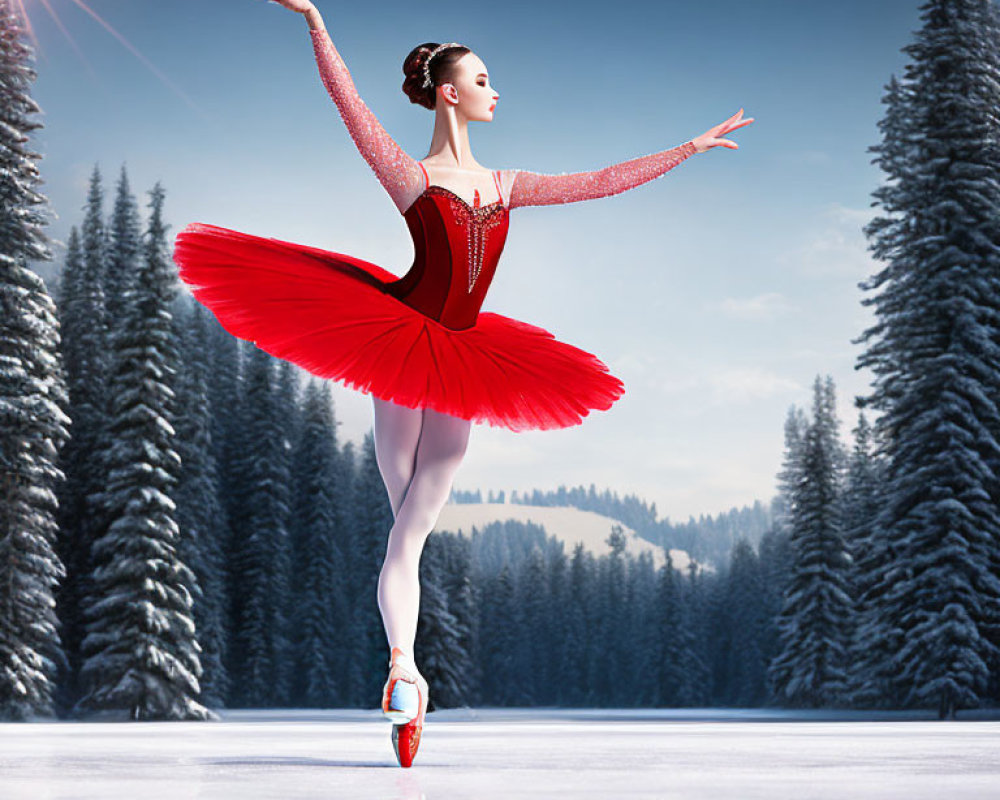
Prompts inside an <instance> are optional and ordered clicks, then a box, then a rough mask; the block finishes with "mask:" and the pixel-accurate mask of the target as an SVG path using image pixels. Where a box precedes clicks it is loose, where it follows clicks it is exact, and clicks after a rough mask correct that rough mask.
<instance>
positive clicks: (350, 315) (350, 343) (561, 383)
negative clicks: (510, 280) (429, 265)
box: [174, 195, 624, 431]
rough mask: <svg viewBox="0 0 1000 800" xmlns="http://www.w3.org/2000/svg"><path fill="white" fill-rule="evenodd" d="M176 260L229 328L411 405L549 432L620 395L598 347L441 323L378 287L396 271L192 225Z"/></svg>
mask: <svg viewBox="0 0 1000 800" xmlns="http://www.w3.org/2000/svg"><path fill="white" fill-rule="evenodd" d="M428 196H430V195H428ZM174 260H175V261H176V263H177V265H178V267H179V269H180V276H181V278H182V279H183V280H184V282H185V283H187V284H188V285H189V286H190V287H191V288H192V291H193V293H194V296H195V298H196V299H197V300H198V301H199V302H200V303H202V304H203V305H204V306H206V307H207V308H209V309H210V310H211V311H212V312H213V314H214V315H215V316H216V318H217V319H218V320H219V322H220V324H221V325H222V326H223V327H224V328H225V329H226V330H227V331H229V332H230V333H231V334H233V335H234V336H237V337H239V338H241V339H245V340H247V341H250V342H253V343H255V344H256V345H257V346H258V347H260V348H261V349H263V350H265V351H267V352H268V353H270V354H271V355H274V356H276V357H278V358H282V359H285V360H288V361H292V362H294V363H296V364H298V365H299V366H301V367H303V368H304V369H306V370H308V371H309V372H310V373H312V374H314V375H317V376H319V377H321V378H329V379H333V380H337V381H341V382H342V383H343V384H345V385H346V386H348V387H351V388H352V389H356V390H358V391H361V392H364V393H371V394H373V395H375V396H377V397H380V398H382V399H383V400H387V401H390V402H393V403H397V404H399V405H403V406H407V407H409V408H425V407H426V408H432V409H434V410H436V411H440V412H442V413H445V414H450V415H453V416H456V417H461V418H462V419H467V420H471V421H472V422H476V423H486V424H489V425H493V426H497V427H505V428H509V429H510V430H513V431H522V430H530V429H554V428H564V427H568V426H571V425H577V424H579V423H580V422H581V421H582V418H583V417H585V416H586V415H587V414H588V413H589V412H590V410H592V409H599V410H605V409H608V408H610V407H611V405H612V404H613V403H614V402H615V400H616V399H618V398H619V397H620V396H621V395H622V394H624V384H623V383H622V382H621V381H620V380H619V379H618V378H617V377H615V376H614V375H612V374H611V373H610V372H609V371H608V368H607V366H605V365H604V363H602V362H601V361H600V360H599V359H598V358H597V357H596V356H594V355H592V354H591V353H588V352H586V351H584V350H581V349H579V348H577V347H574V346H572V345H570V344H566V343H564V342H561V341H559V340H557V339H556V338H555V337H554V336H553V335H552V334H551V333H549V332H548V331H546V330H545V329H543V328H539V327H537V326H535V325H530V324H528V323H526V322H521V321H519V320H516V319H512V318H510V317H505V316H503V315H501V314H494V313H491V312H480V313H479V314H478V317H476V318H475V323H474V324H473V325H471V327H467V328H463V329H457V330H456V329H454V328H451V327H447V326H445V325H443V324H442V323H441V322H439V321H437V320H435V319H433V318H431V317H430V316H428V315H426V314H425V313H422V312H421V311H418V310H417V309H416V308H414V307H411V305H409V304H407V303H406V302H403V301H401V300H400V299H398V298H397V297H396V296H393V294H391V293H389V292H387V291H386V287H387V286H388V285H389V284H390V283H393V282H395V283H399V281H400V279H399V278H398V276H396V275H394V274H393V273H391V272H388V271H387V270H385V269H382V268H381V267H379V266H377V265H375V264H372V263H370V262H367V261H363V260H361V259H359V258H353V257H351V256H349V255H344V254H342V253H334V252H331V251H328V250H322V249H319V248H316V247H307V246H305V245H301V244H295V243H293V242H285V241H281V240H278V239H273V238H264V237H260V236H254V235H251V234H247V233H241V232H240V231H235V230H231V229H228V228H221V227H218V226H215V225H208V224H204V223H192V224H190V225H188V226H187V227H186V228H184V230H183V231H182V232H181V233H180V234H178V236H177V241H176V248H175V250H174Z"/></svg>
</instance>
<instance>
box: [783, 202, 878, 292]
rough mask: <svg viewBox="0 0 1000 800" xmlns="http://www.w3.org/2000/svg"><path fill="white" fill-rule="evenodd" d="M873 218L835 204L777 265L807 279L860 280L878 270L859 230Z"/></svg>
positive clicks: (865, 211)
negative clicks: (830, 276) (833, 277)
mask: <svg viewBox="0 0 1000 800" xmlns="http://www.w3.org/2000/svg"><path fill="white" fill-rule="evenodd" d="M872 217H873V211H872V209H867V208H866V209H857V208H848V207H846V206H843V205H840V204H839V203H832V204H830V205H827V206H826V208H825V209H824V210H823V212H822V214H821V217H820V221H819V223H818V226H817V229H815V230H813V231H809V232H807V233H806V236H807V237H808V238H807V240H806V241H805V243H804V244H802V245H801V246H800V247H798V248H796V249H793V250H790V251H788V252H785V253H779V254H778V256H777V257H776V261H777V263H778V264H781V265H784V266H788V267H791V268H794V269H796V270H798V271H799V272H800V273H802V274H805V275H810V276H816V277H818V276H827V275H834V276H836V275H840V276H849V277H852V278H860V277H863V276H865V275H869V274H871V273H872V272H874V271H875V270H877V269H878V263H877V262H876V261H875V260H874V259H873V258H872V257H871V254H870V253H869V252H868V240H867V239H866V238H865V235H864V232H863V230H862V229H863V227H864V226H865V224H866V223H868V221H869V220H871V219H872Z"/></svg>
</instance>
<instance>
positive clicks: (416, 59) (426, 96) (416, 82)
mask: <svg viewBox="0 0 1000 800" xmlns="http://www.w3.org/2000/svg"><path fill="white" fill-rule="evenodd" d="M439 44H440V43H439V42H424V43H423V44H418V45H417V46H416V47H414V48H413V49H412V50H411V51H410V53H409V55H408V56H407V57H406V58H405V59H403V75H405V76H406V77H405V78H404V79H403V94H405V95H406V96H407V97H409V98H410V102H411V103H416V104H417V105H421V106H423V107H424V108H429V109H431V110H432V111H433V110H434V107H435V105H436V101H437V92H436V91H435V89H436V88H437V87H438V86H440V85H441V84H442V83H447V82H448V78H449V77H450V75H451V69H452V66H453V65H454V63H455V62H456V61H458V59H460V58H461V57H462V56H464V55H465V54H466V53H468V52H470V51H469V48H468V47H464V46H462V45H459V46H458V47H449V48H448V49H447V50H442V51H441V52H440V53H438V54H437V55H436V56H434V60H433V61H432V62H431V70H430V72H431V85H430V86H424V66H425V65H426V64H427V59H428V58H429V57H430V55H431V53H432V52H434V50H435V48H437V47H438V45H439Z"/></svg>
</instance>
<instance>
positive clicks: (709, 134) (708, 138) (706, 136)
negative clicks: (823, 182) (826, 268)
mask: <svg viewBox="0 0 1000 800" xmlns="http://www.w3.org/2000/svg"><path fill="white" fill-rule="evenodd" d="M293 2H294V0H293ZM742 116H743V109H742V108H741V109H740V110H739V113H737V114H734V115H733V116H731V117H730V118H729V119H727V120H726V121H725V122H720V123H719V124H718V125H716V126H715V127H714V128H709V129H708V130H707V131H705V132H704V133H703V134H702V135H701V136H696V137H695V138H694V139H692V140H691V143H692V144H693V145H694V148H695V151H696V152H698V153H704V152H705V151H706V150H710V149H711V148H713V147H718V146H719V145H722V146H723V147H729V148H731V149H733V150H739V149H740V146H739V145H738V144H736V142H731V141H730V140H729V139H720V138H717V137H720V136H725V135H726V134H727V133H729V132H730V131H735V130H736V129H737V128H742V127H743V126H744V125H749V124H750V123H751V122H753V117H748V118H747V119H744V120H741V119H740V117H742Z"/></svg>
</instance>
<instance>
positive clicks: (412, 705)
mask: <svg viewBox="0 0 1000 800" xmlns="http://www.w3.org/2000/svg"><path fill="white" fill-rule="evenodd" d="M418 678H419V675H418V673H417V669H416V664H414V663H413V659H412V657H410V656H408V655H407V654H406V653H404V652H403V650H402V649H401V648H399V647H394V648H392V655H391V656H390V657H389V677H388V679H387V680H386V682H385V686H383V687H382V714H383V715H384V716H385V718H386V719H388V720H389V721H390V722H392V723H394V724H397V725H399V724H403V723H406V722H409V721H410V720H412V719H413V718H414V717H416V716H417V714H419V713H420V690H419V687H418V685H417V681H418Z"/></svg>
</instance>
